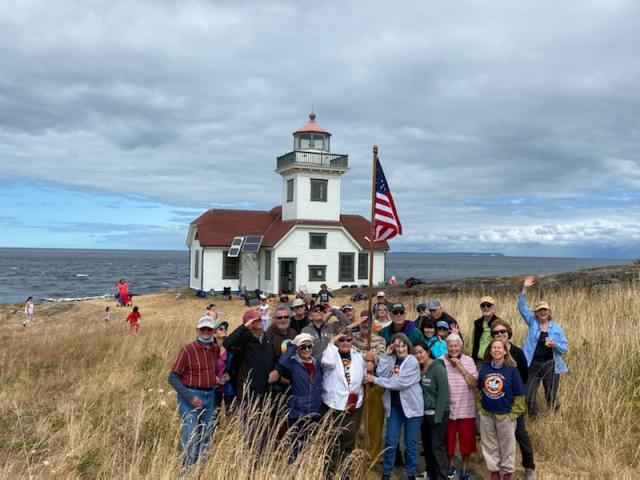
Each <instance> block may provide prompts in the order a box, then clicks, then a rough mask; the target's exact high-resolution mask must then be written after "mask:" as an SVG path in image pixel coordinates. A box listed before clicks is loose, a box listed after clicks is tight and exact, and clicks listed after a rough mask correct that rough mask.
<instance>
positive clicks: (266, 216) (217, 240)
mask: <svg viewBox="0 0 640 480" xmlns="http://www.w3.org/2000/svg"><path fill="white" fill-rule="evenodd" d="M191 225H195V226H196V228H197V230H198V240H199V242H200V245H202V246H204V247H228V246H229V245H231V241H232V240H233V237H237V236H243V237H246V236H248V235H263V236H264V238H263V240H262V245H263V246H265V247H273V246H274V245H275V244H276V243H278V242H279V241H280V239H281V238H283V237H284V236H285V235H286V234H287V233H288V232H289V231H290V230H291V229H292V228H293V227H294V225H312V226H313V225H316V226H319V227H321V226H326V227H344V228H345V229H346V230H347V231H348V232H349V234H350V235H351V236H352V237H353V238H354V239H355V240H356V241H357V242H358V244H359V245H360V247H362V248H363V249H365V250H366V249H368V248H369V242H368V241H367V240H365V236H366V237H368V236H369V231H370V228H371V227H370V226H371V224H370V223H369V221H367V220H366V219H365V218H364V217H362V216H360V215H340V221H339V222H326V221H319V220H288V221H283V220H282V207H281V206H277V207H274V208H273V209H271V211H269V212H265V211H257V210H207V211H206V212H205V213H203V214H202V215H200V216H199V217H198V218H196V219H195V220H194V221H193V222H192V223H191ZM374 248H375V250H389V244H388V243H387V242H379V243H375V244H374Z"/></svg>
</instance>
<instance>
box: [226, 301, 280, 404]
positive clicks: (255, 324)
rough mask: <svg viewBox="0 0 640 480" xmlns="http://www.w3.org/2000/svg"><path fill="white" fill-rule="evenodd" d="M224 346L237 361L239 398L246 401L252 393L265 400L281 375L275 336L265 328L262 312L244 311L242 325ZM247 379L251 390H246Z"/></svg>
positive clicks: (236, 385) (237, 391)
mask: <svg viewBox="0 0 640 480" xmlns="http://www.w3.org/2000/svg"><path fill="white" fill-rule="evenodd" d="M224 347H225V348H226V349H227V350H228V351H230V352H232V353H233V355H234V357H235V358H236V359H237V361H235V360H234V362H233V363H234V369H236V370H235V371H234V376H235V378H234V379H233V380H234V386H235V390H236V393H237V394H238V396H239V397H241V398H242V397H243V396H245V395H247V394H249V393H251V394H253V395H258V396H259V398H260V401H265V399H266V396H267V395H268V394H269V393H270V392H271V386H272V385H273V384H274V383H276V382H277V381H278V379H279V378H280V373H279V371H278V369H277V368H276V355H275V352H274V350H273V335H271V333H269V332H265V331H264V329H263V328H262V318H261V317H260V312H258V310H255V309H251V310H247V311H246V312H244V315H242V325H240V326H239V327H238V328H236V329H235V330H234V331H233V332H231V334H230V335H229V336H228V337H227V338H226V339H225V341H224ZM245 380H248V385H247V386H248V388H249V391H244V382H245Z"/></svg>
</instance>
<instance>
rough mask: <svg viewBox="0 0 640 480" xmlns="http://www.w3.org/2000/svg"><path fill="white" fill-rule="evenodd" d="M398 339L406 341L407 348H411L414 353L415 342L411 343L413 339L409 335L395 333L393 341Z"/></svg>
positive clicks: (410, 351) (410, 350)
mask: <svg viewBox="0 0 640 480" xmlns="http://www.w3.org/2000/svg"><path fill="white" fill-rule="evenodd" d="M396 340H400V341H401V342H402V343H404V344H405V345H406V346H407V350H409V353H413V344H412V343H411V340H409V337H407V336H406V335H405V334H404V333H402V332H399V333H395V334H394V335H393V337H391V343H393V342H395V341H396Z"/></svg>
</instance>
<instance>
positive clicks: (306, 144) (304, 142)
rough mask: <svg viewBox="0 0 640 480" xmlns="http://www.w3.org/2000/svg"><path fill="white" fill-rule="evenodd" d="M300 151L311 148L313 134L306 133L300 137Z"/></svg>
mask: <svg viewBox="0 0 640 480" xmlns="http://www.w3.org/2000/svg"><path fill="white" fill-rule="evenodd" d="M299 138H300V150H305V149H307V148H311V134H309V133H305V134H302V135H300V137H299Z"/></svg>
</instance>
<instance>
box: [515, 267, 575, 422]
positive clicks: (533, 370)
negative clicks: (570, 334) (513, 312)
mask: <svg viewBox="0 0 640 480" xmlns="http://www.w3.org/2000/svg"><path fill="white" fill-rule="evenodd" d="M535 283H536V277H534V276H527V277H525V278H524V282H523V283H522V292H521V293H520V295H519V296H518V311H519V312H520V316H521V317H522V319H523V320H524V321H525V323H526V324H527V326H528V327H529V329H528V331H527V335H526V336H525V340H524V346H523V350H524V354H525V356H526V357H527V362H528V365H529V372H528V373H529V377H528V379H527V383H526V385H525V390H526V392H527V409H528V411H529V415H530V416H531V417H534V418H535V417H536V415H537V414H538V405H537V403H536V393H537V391H538V387H539V386H540V382H542V386H543V387H544V393H545V397H546V400H547V406H548V407H549V408H551V409H554V410H557V409H558V408H559V404H558V401H557V396H558V384H559V383H560V374H563V373H567V372H568V371H569V370H568V368H567V367H566V365H565V364H564V359H563V356H564V354H565V353H567V349H568V348H569V344H568V342H567V338H566V337H565V335H564V331H563V330H562V327H561V326H560V325H559V324H557V323H556V322H554V321H553V320H552V319H551V307H549V304H548V303H547V302H545V301H538V302H536V303H535V304H534V307H533V313H532V312H531V310H529V307H528V306H527V290H529V288H531V287H532V286H533V285H535Z"/></svg>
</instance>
